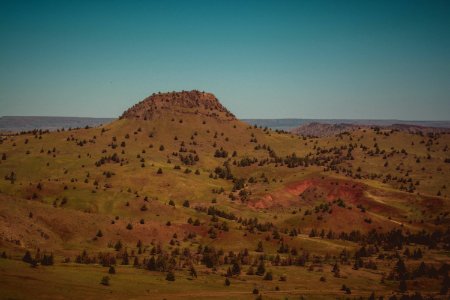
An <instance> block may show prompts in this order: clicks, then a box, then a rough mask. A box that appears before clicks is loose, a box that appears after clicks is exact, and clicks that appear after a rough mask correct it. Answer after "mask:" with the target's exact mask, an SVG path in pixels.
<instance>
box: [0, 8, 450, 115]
mask: <svg viewBox="0 0 450 300" xmlns="http://www.w3.org/2000/svg"><path fill="white" fill-rule="evenodd" d="M183 89H184V90H190V89H199V90H205V91H210V92H212V93H214V94H215V95H216V96H217V97H218V98H219V99H220V101H221V102H222V103H223V104H224V105H225V106H226V107H228V108H229V109H230V110H231V111H232V112H234V113H235V114H236V115H237V116H238V117H240V118H288V117H294V118H378V119H405V120H413V119H415V120H450V1H431V0H424V1H411V0H408V1H261V0H259V1H229V0H228V1H211V0H209V1H187V0H186V1H111V0H109V1H19V0H11V1H0V116H2V115H45V116H85V117H116V116H118V115H120V114H121V112H122V111H123V110H125V109H126V108H127V107H129V106H131V105H132V104H134V103H136V102H138V101H139V100H141V99H143V98H145V97H146V96H147V95H149V94H151V93H153V92H157V91H172V90H183Z"/></svg>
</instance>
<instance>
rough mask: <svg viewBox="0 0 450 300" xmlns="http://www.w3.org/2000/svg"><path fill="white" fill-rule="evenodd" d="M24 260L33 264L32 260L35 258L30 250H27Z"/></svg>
mask: <svg viewBox="0 0 450 300" xmlns="http://www.w3.org/2000/svg"><path fill="white" fill-rule="evenodd" d="M22 260H23V261H24V262H26V263H29V264H31V262H32V261H33V258H32V257H31V253H30V251H28V250H27V252H25V255H24V256H23V258H22Z"/></svg>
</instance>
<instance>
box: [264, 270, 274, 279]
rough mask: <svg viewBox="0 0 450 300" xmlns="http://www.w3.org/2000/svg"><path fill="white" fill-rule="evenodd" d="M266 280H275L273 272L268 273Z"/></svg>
mask: <svg viewBox="0 0 450 300" xmlns="http://www.w3.org/2000/svg"><path fill="white" fill-rule="evenodd" d="M264 280H273V275H272V272H267V273H266V275H265V276H264Z"/></svg>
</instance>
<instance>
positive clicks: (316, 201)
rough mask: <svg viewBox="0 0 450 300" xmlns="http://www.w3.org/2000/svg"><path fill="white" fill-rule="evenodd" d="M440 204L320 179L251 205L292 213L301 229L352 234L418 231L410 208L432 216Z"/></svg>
mask: <svg viewBox="0 0 450 300" xmlns="http://www.w3.org/2000/svg"><path fill="white" fill-rule="evenodd" d="M425 198H426V199H425ZM394 199H395V200H394ZM437 200H438V199H435V201H432V203H433V204H432V205H426V203H427V201H429V199H428V198H427V197H421V196H418V195H415V196H414V197H412V196H411V195H410V194H407V193H402V192H397V191H391V190H388V189H382V188H375V187H372V186H370V185H366V184H363V183H360V182H356V181H349V180H345V179H336V178H329V177H320V178H309V179H305V180H302V181H298V182H294V183H290V184H287V185H286V186H284V187H283V188H280V189H279V190H276V191H273V192H271V193H269V194H266V195H264V196H262V197H259V198H257V199H254V200H253V201H250V202H249V204H248V205H249V207H251V208H254V209H273V208H283V209H292V210H293V212H295V214H294V215H293V216H292V217H291V218H289V219H290V222H300V223H299V225H301V226H306V228H316V229H329V228H333V229H334V230H336V231H349V230H350V231H351V230H352V229H354V228H353V227H354V226H357V229H358V230H360V231H362V232H365V231H369V230H370V229H383V230H389V229H392V228H396V227H399V226H407V227H411V228H412V227H416V225H417V224H418V223H419V222H421V220H420V218H419V217H417V216H415V219H412V222H408V220H411V218H410V217H411V215H410V209H409V208H408V207H410V205H412V204H414V205H419V206H420V207H423V209H424V211H425V210H426V211H427V212H432V211H433V210H435V209H436V205H435V204H436V203H437V202H436V201H437ZM411 201H414V203H412V202H411ZM297 210H298V211H297ZM298 213H300V214H298ZM295 220H297V221H295ZM356 224H357V225H356Z"/></svg>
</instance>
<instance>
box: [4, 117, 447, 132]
mask: <svg viewBox="0 0 450 300" xmlns="http://www.w3.org/2000/svg"><path fill="white" fill-rule="evenodd" d="M230 118H231V117H230ZM114 120H116V118H86V117H51V116H44V117H41V116H4V117H0V132H1V131H3V132H5V131H9V132H17V131H29V130H33V129H43V130H51V131H53V130H57V129H61V128H77V127H86V126H91V127H92V126H99V125H100V124H107V123H110V122H112V121H114ZM241 121H243V122H246V123H248V124H250V125H257V126H262V127H269V128H272V129H274V130H275V129H279V130H286V131H290V130H292V129H294V128H296V127H299V126H301V125H303V124H308V123H313V122H316V123H322V124H355V125H359V126H362V125H368V126H393V125H396V126H402V125H411V126H413V125H415V126H422V127H436V128H450V121H401V120H351V119H241Z"/></svg>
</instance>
